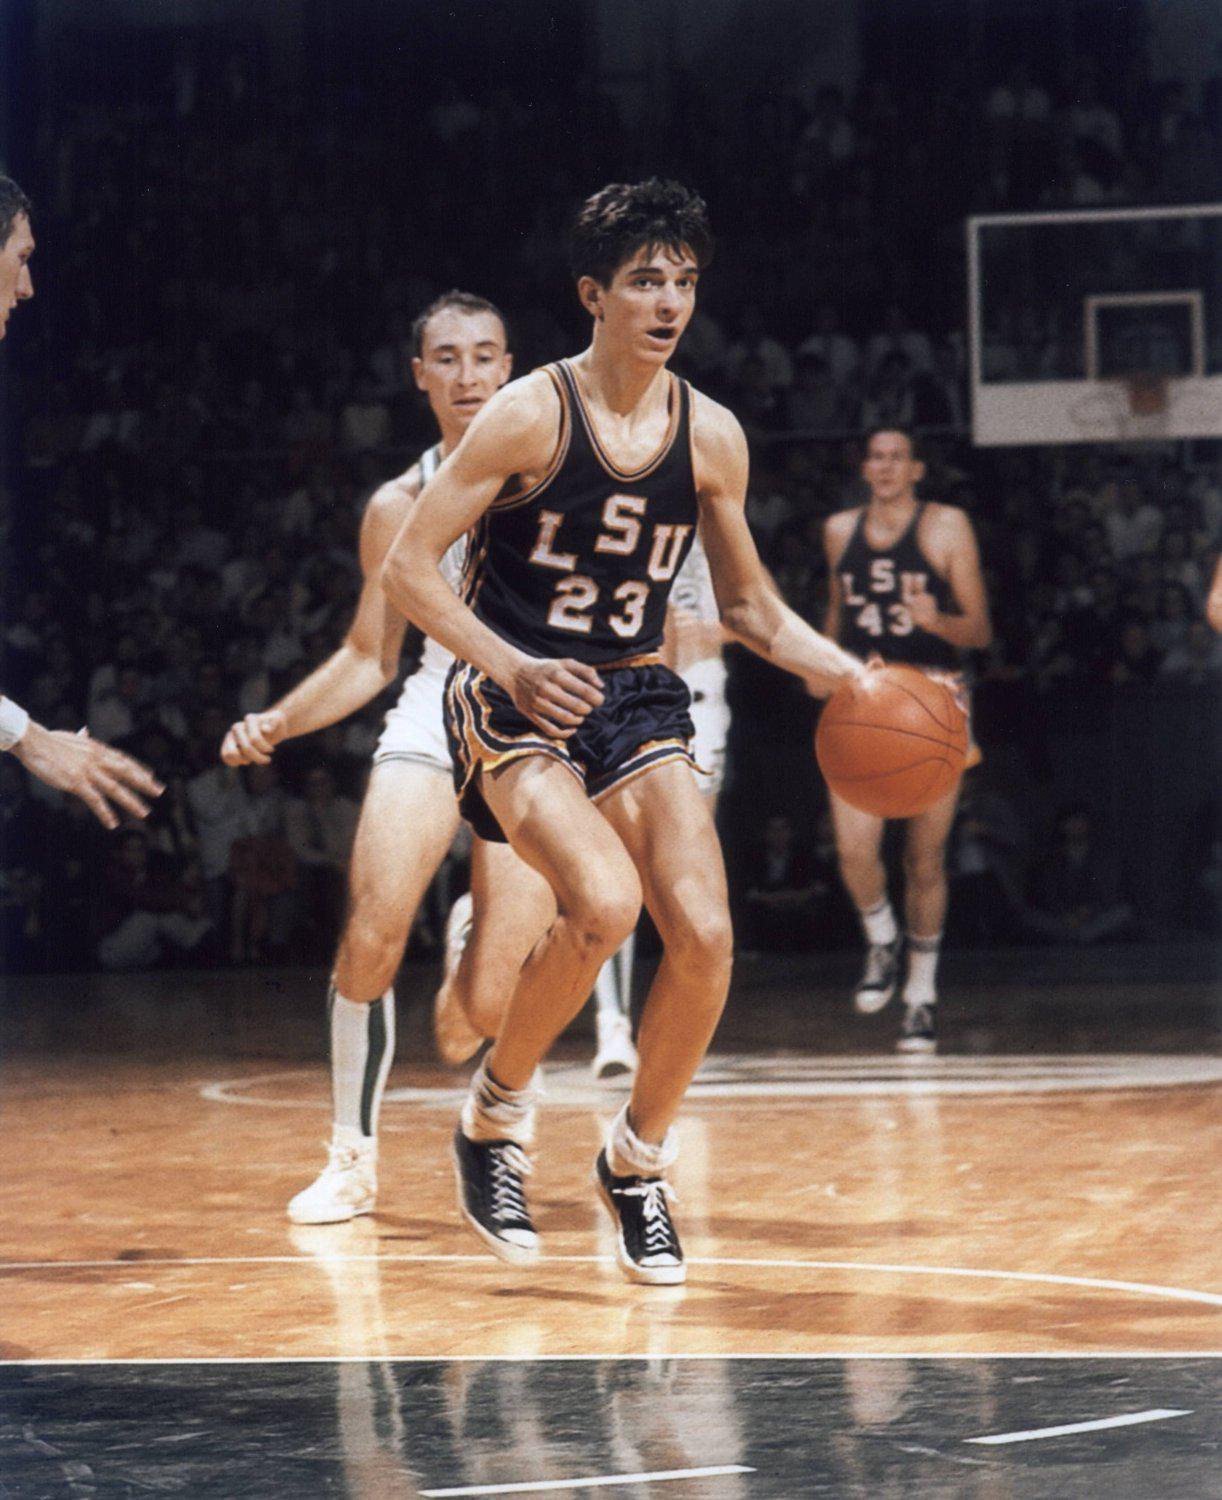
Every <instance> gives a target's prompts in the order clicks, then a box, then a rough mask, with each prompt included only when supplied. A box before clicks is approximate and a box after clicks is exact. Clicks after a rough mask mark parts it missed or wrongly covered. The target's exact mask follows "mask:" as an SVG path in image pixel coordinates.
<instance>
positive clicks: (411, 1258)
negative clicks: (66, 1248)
mask: <svg viewBox="0 0 1222 1500" xmlns="http://www.w3.org/2000/svg"><path fill="white" fill-rule="evenodd" d="M373 1261H381V1262H384V1263H386V1264H387V1265H425V1266H428V1265H442V1266H445V1265H459V1266H471V1265H479V1266H485V1267H487V1268H489V1269H492V1268H494V1266H495V1262H494V1261H493V1260H491V1259H490V1258H489V1256H487V1255H480V1254H471V1255H443V1254H440V1253H432V1252H427V1251H426V1252H423V1253H421V1254H419V1255H400V1254H392V1255H196V1256H190V1255H182V1256H170V1255H167V1256H160V1257H159V1256H149V1258H148V1259H147V1260H11V1261H0V1275H3V1273H4V1272H6V1271H15V1272H22V1271H83V1270H111V1271H114V1270H118V1271H137V1270H139V1269H141V1268H142V1267H144V1268H151V1267H155V1266H289V1265H303V1266H311V1265H313V1266H317V1265H339V1264H353V1265H358V1264H361V1263H369V1262H373ZM687 1263H688V1265H689V1266H733V1267H736V1268H741V1269H748V1270H749V1269H750V1268H751V1267H753V1266H754V1267H758V1268H759V1269H761V1270H774V1271H866V1272H870V1273H877V1274H880V1275H887V1276H962V1277H971V1278H973V1279H976V1280H983V1281H1024V1282H1032V1283H1035V1284H1037V1285H1049V1286H1076V1287H1083V1288H1084V1289H1085V1290H1087V1291H1100V1292H1132V1293H1133V1294H1134V1295H1137V1296H1145V1297H1164V1298H1167V1299H1169V1300H1171V1301H1175V1302H1199V1303H1202V1304H1204V1305H1205V1306H1206V1307H1222V1292H1202V1291H1196V1290H1194V1289H1192V1288H1188V1287H1178V1286H1159V1285H1157V1284H1155V1283H1153V1282H1145V1281H1117V1280H1113V1279H1111V1278H1109V1277H1102V1276H1062V1275H1059V1274H1058V1273H1056V1272H1052V1271H994V1270H985V1269H982V1268H980V1267H976V1266H908V1265H899V1264H895V1263H892V1262H887V1261H853V1260H769V1259H761V1260H750V1259H746V1258H745V1257H738V1256H729V1255H689V1256H688V1257H687ZM539 1264H540V1266H542V1267H544V1268H546V1267H547V1266H548V1265H549V1264H550V1265H553V1266H613V1265H614V1264H615V1260H614V1258H613V1257H612V1256H609V1255H548V1256H545V1257H544V1258H543V1260H542V1261H540V1262H539Z"/></svg>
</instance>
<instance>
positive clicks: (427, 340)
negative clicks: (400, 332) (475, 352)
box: [421, 307, 505, 354]
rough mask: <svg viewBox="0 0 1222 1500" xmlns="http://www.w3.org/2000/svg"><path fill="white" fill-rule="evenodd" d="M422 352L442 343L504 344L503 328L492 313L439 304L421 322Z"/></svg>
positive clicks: (460, 345)
mask: <svg viewBox="0 0 1222 1500" xmlns="http://www.w3.org/2000/svg"><path fill="white" fill-rule="evenodd" d="M421 343H422V345H423V348H424V353H426V354H428V353H429V352H430V351H431V350H433V349H436V348H439V347H440V346H441V345H443V344H447V345H452V346H453V347H455V348H458V349H474V348H476V347H478V345H480V344H495V345H496V346H497V348H498V349H504V347H505V330H504V328H502V327H501V320H500V318H498V317H497V316H496V314H495V313H490V312H464V311H463V310H462V308H459V307H443V308H442V309H441V311H440V312H438V313H434V314H433V316H432V317H431V318H430V319H429V321H428V323H427V325H426V326H425V330H424V336H423V338H422V340H421Z"/></svg>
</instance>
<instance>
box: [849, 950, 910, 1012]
mask: <svg viewBox="0 0 1222 1500" xmlns="http://www.w3.org/2000/svg"><path fill="white" fill-rule="evenodd" d="M899 978H900V940H899V938H896V940H895V941H894V942H893V943H871V944H870V946H869V948H868V949H867V950H866V966H865V969H864V971H863V973H862V976H861V980H860V982H859V983H858V985H857V988H856V989H855V990H854V991H853V1008H854V1010H858V1011H860V1012H861V1014H862V1015H863V1016H872V1015H874V1013H875V1012H876V1011H880V1010H882V1008H883V1006H885V1005H886V1004H887V1002H888V1000H890V999H891V996H892V995H894V994H895V987H896V985H897V984H898V983H899Z"/></svg>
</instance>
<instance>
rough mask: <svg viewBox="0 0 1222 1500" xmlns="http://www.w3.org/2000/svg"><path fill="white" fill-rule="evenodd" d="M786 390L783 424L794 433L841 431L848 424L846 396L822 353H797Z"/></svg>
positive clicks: (848, 412) (848, 413) (848, 411)
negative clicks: (792, 380)
mask: <svg viewBox="0 0 1222 1500" xmlns="http://www.w3.org/2000/svg"><path fill="white" fill-rule="evenodd" d="M794 369H795V376H794V383H793V385H792V386H790V388H789V390H787V391H786V392H785V400H784V412H785V425H786V426H787V427H789V428H792V429H793V430H794V431H795V432H841V431H843V430H844V429H845V428H846V427H848V426H849V425H850V410H849V403H848V399H847V397H846V395H845V392H844V391H843V389H842V388H841V387H840V386H839V385H837V383H836V381H835V380H834V379H833V377H832V373H831V371H830V370H829V369H828V366H827V361H826V360H825V359H824V358H823V356H822V355H819V354H814V353H812V352H810V351H807V352H806V353H802V352H799V354H798V356H797V360H796V362H795V366H794Z"/></svg>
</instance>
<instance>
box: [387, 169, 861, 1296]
mask: <svg viewBox="0 0 1222 1500" xmlns="http://www.w3.org/2000/svg"><path fill="white" fill-rule="evenodd" d="M711 249H712V239H711V235H710V232H709V228H708V223H707V219H706V217H705V208H704V204H703V202H702V201H701V200H700V199H699V198H698V197H697V196H696V195H695V194H694V193H691V192H690V191H689V190H688V189H686V188H684V187H681V186H680V185H679V184H677V183H669V182H661V181H658V180H657V179H654V180H652V181H649V182H645V183H638V184H636V185H635V186H625V185H623V184H615V185H612V186H609V187H606V188H604V189H602V190H601V191H600V192H598V193H595V194H594V195H593V196H592V197H591V198H590V199H588V200H587V202H586V203H585V205H584V206H583V208H582V210H581V212H580V214H579V216H578V219H577V222H576V224H575V226H574V231H573V236H572V242H571V252H572V269H573V272H574V275H575V278H576V282H577V291H578V296H579V297H580V299H581V302H582V305H583V306H584V307H585V310H586V311H587V312H588V313H589V314H590V316H591V318H592V320H593V338H592V341H591V343H590V346H589V348H588V349H586V350H585V352H584V353H582V354H581V355H579V356H578V357H577V358H576V359H574V360H572V361H561V362H560V363H558V364H556V365H552V366H548V367H546V368H544V369H541V370H538V371H535V372H534V373H533V374H531V375H528V376H526V377H525V378H524V379H522V380H519V381H516V382H514V383H513V384H512V385H510V386H507V387H506V389H505V390H504V391H502V392H500V393H499V394H498V395H497V396H496V397H495V398H494V399H493V400H492V401H490V402H489V404H488V406H487V407H486V408H485V409H484V410H483V411H482V412H481V413H480V414H479V416H478V417H477V418H476V420H475V421H474V422H473V423H472V424H471V428H470V430H469V431H468V433H467V435H466V437H465V439H464V440H463V443H462V445H461V447H459V448H458V449H457V450H456V451H455V452H454V453H453V454H452V455H451V456H450V458H449V459H447V460H446V462H445V463H444V464H443V465H442V466H441V468H440V469H439V471H438V473H437V475H436V477H435V478H434V479H433V480H432V481H430V483H429V484H428V485H427V486H426V487H425V489H424V491H423V493H422V495H421V497H420V501H419V502H418V504H417V506H416V507H415V509H414V510H413V511H412V513H411V515H410V516H409V517H408V519H407V521H406V522H405V524H404V527H403V530H402V531H401V532H400V534H399V536H398V537H397V538H396V539H395V542H394V544H393V545H392V547H391V550H390V553H389V555H388V557H387V560H386V566H385V568H384V570H383V584H384V587H385V589H386V591H387V593H388V594H389V596H390V598H391V601H392V602H393V603H394V604H395V605H396V607H398V608H400V609H402V610H403V612H404V613H406V614H407V615H408V616H409V617H410V618H412V619H414V620H415V621H416V623H417V624H418V625H419V626H420V628H421V629H422V630H424V631H425V632H426V634H428V635H429V636H431V637H432V638H433V639H434V640H437V641H440V642H441V644H442V645H443V646H445V647H446V648H447V649H448V650H450V651H452V652H453V653H454V655H455V657H456V658H457V662H456V665H455V666H454V668H453V669H452V670H451V672H450V677H449V682H448V685H447V690H446V727H447V730H448V733H449V736H450V744H451V749H452V752H453V755H454V761H455V779H456V783H457V785H458V786H459V789H460V798H461V803H462V808H463V812H464V815H465V816H466V817H467V818H468V819H469V820H470V821H471V822H472V824H473V826H474V827H475V828H476V830H477V832H480V833H482V834H484V835H485V836H486V837H489V838H492V839H496V838H504V839H507V840H508V841H509V843H510V844H511V845H512V847H513V848H514V849H515V850H516V851H517V853H518V854H519V855H521V857H522V858H523V859H524V860H525V861H526V862H527V863H528V864H530V865H532V866H533V867H534V868H535V869H536V870H537V871H538V872H539V873H540V874H541V875H542V876H543V877H544V878H545V879H546V881H547V883H548V884H549V885H550V887H551V889H552V892H553V894H554V898H555V902H556V908H557V915H556V918H555V920H554V921H553V922H552V924H551V926H550V927H549V928H548V930H547V932H546V934H545V935H544V937H543V938H542V939H541V940H540V941H539V942H538V943H537V944H536V945H535V947H534V948H533V949H532V951H531V953H530V955H529V957H528V959H527V961H526V963H525V965H524V966H523V967H522V969H521V972H520V974H519V975H518V979H517V982H516V984H515V986H514V989H513V993H512V995H511V996H510V1000H509V1005H508V1009H507V1012H506V1015H505V1019H504V1021H503V1023H502V1025H501V1028H500V1031H499V1032H498V1035H497V1038H496V1040H495V1042H494V1043H493V1044H492V1047H491V1048H490V1049H489V1051H488V1052H487V1054H486V1055H485V1057H484V1059H483V1061H482V1062H481V1064H480V1066H479V1067H478V1069H477V1070H476V1072H475V1075H474V1077H473V1078H472V1081H471V1086H470V1090H469V1092H468V1095H467V1099H466V1101H465V1103H464V1105H463V1109H462V1115H461V1120H460V1123H459V1126H458V1128H457V1130H456V1132H455V1137H454V1154H455V1165H456V1170H457V1175H458V1182H459V1192H460V1206H461V1208H462V1211H463V1214H464V1216H465V1217H466V1219H467V1221H468V1222H469V1224H470V1225H471V1226H472V1228H473V1229H474V1230H475V1231H476V1232H477V1233H478V1234H479V1235H480V1237H481V1238H482V1239H483V1240H484V1242H485V1243H486V1244H487V1245H488V1247H489V1248H490V1249H491V1250H492V1251H493V1252H494V1253H495V1254H496V1255H498V1256H500V1257H501V1258H502V1259H503V1260H507V1261H511V1262H516V1263H520V1264H526V1263H530V1262H532V1261H534V1260H536V1259H537V1257H538V1254H539V1241H538V1237H537V1235H536V1233H535V1230H534V1225H533V1223H532V1221H531V1217H530V1211H529V1208H528V1206H527V1202H526V1196H525V1184H524V1179H525V1177H526V1175H527V1174H528V1172H529V1171H530V1169H531V1163H530V1159H529V1157H528V1155H527V1150H528V1147H529V1144H530V1141H531V1139H532V1134H533V1119H534V1102H535V1100H534V1092H533V1089H532V1080H533V1078H534V1075H535V1069H536V1068H537V1066H538V1064H539V1063H540V1061H541V1060H542V1059H543V1057H544V1056H545V1055H546V1053H547V1051H548V1049H549V1048H550V1047H551V1045H552V1043H553V1041H554V1040H555V1038H556V1037H557V1036H558V1035H559V1034H560V1032H561V1031H562V1030H563V1029H564V1027H565V1026H566V1025H567V1024H568V1022H569V1021H570V1020H571V1019H572V1017H573V1016H574V1015H575V1014H576V1013H577V1011H578V1010H579V1009H580V1008H581V1006H582V1005H583V1004H584V1003H585V999H586V996H587V995H588V994H589V992H590V989H591V986H592V985H593V983H594V979H595V976H596V975H597V973H598V971H599V969H600V968H601V967H602V965H603V964H604V963H605V962H606V960H607V959H608V958H609V957H610V956H611V954H612V953H614V952H615V950H616V949H617V948H618V947H619V946H620V944H621V943H622V942H623V941H624V939H625V938H626V937H627V936H628V934H629V933H630V932H631V931H632V930H633V929H634V928H635V926H636V922H637V917H638V914H639V911H640V906H641V902H642V899H644V901H645V902H646V904H647V905H648V907H649V910H650V914H651V916H652V917H653V920H654V923H655V925H656V926H657V929H658V932H659V934H660V935H661V938H662V943H663V955H662V962H661V964H660V966H659V968H658V972H657V975H656V977H655V979H654V981H653V984H652V986H651V988H650V991H649V994H648V996H647V998H646V1001H645V1006H644V1010H643V1013H642V1017H641V1027H640V1034H639V1037H638V1042H637V1045H638V1049H639V1065H638V1068H637V1071H636V1076H635V1080H634V1083H633V1088H632V1094H631V1097H630V1099H629V1101H628V1104H627V1105H626V1106H625V1108H624V1109H622V1110H621V1111H620V1112H619V1113H618V1115H617V1116H616V1117H615V1119H614V1121H613V1122H612V1124H611V1127H610V1130H609V1133H608V1137H607V1140H606V1144H605V1146H604V1147H603V1149H602V1150H601V1151H600V1152H599V1153H598V1157H597V1161H596V1164H595V1170H596V1176H597V1182H598V1186H599V1190H600V1193H601V1195H602V1199H603V1202H604V1204H605V1206H606V1207H607V1209H608V1210H609V1212H610V1213H611V1215H612V1218H613V1220H614V1221H615V1224H616V1229H617V1253H618V1259H619V1263H620V1266H621V1268H622V1269H623V1271H624V1272H625V1274H626V1275H627V1276H628V1278H629V1279H630V1280H634V1281H644V1282H651V1283H675V1282H679V1281H682V1280H683V1279H684V1275H685V1268H684V1264H683V1253H682V1250H681V1248H680V1244H679V1239H678V1236H677V1234H676V1232H675V1229H674V1225H673V1223H672V1221H671V1217H670V1210H669V1204H668V1199H669V1197H670V1196H671V1193H670V1188H669V1184H668V1183H667V1181H666V1177H665V1173H666V1171H667V1169H668V1168H669V1167H670V1166H671V1164H672V1163H673V1162H674V1160H675V1157H676V1155H677V1151H678V1143H677V1139H676V1135H675V1130H674V1120H675V1116H676V1115H677V1113H678V1110H679V1106H680V1104H681V1103H682V1100H683V1096H684V1094H685V1092H686V1090H687V1086H688V1083H689V1082H690V1080H691V1077H692V1075H693V1073H694V1072H695V1070H696V1068H697V1066H698V1065H699V1063H700V1060H701V1058H702V1057H703V1055H704V1051H705V1048H706V1047H707V1045H708V1042H709V1039H710V1037H711V1036H712V1033H713V1029H714V1027H715V1026H716V1024H717V1020H718V1017H719V1016H720V1014H721V1010H722V1006H723V1005H724V1002H725V996H726V990H727V987H728V984H729V974H730V962H731V948H732V937H731V932H730V921H729V912H728V905H727V898H726V881H725V870H724V866H723V864H722V859H721V850H720V847H719V845H718V841H717V836H716V833H715V831H714V828H713V820H712V818H711V817H710V815H709V810H708V807H707V805H706V804H705V802H704V800H703V798H702V797H701V795H700V793H699V791H698V790H697V788H696V778H695V777H694V776H693V774H692V771H691V765H692V756H691V752H690V750H689V748H688V742H689V740H690V739H691V735H692V722H691V719H690V717H689V715H688V697H689V695H688V692H687V689H686V688H685V687H684V685H683V683H682V682H681V681H680V679H679V678H678V677H676V676H675V674H674V673H673V672H671V671H670V670H669V668H667V667H665V666H663V665H662V664H661V662H660V661H659V659H658V648H659V645H660V643H661V638H662V625H663V620H664V617H665V610H666V603H667V597H668V595H669V593H670V588H671V585H672V583H673V581H674V577H675V574H676V573H677V572H678V571H679V568H680V567H681V566H682V563H683V560H684V557H685V556H686V553H687V550H688V548H689V547H690V545H691V540H692V537H693V535H694V533H695V529H696V526H697V523H699V524H700V526H701V528H702V531H703V535H704V542H705V546H706V548H707V551H708V557H709V565H710V568H711V571H712V577H713V583H714V587H715V589H716V594H717V600H718V605H719V608H720V610H721V616H722V620H723V622H724V623H725V625H726V626H727V628H728V629H729V631H730V632H731V633H732V634H733V635H734V637H735V638H736V639H738V640H741V641H743V642H744V643H745V644H747V645H748V646H750V647H751V648H752V649H754V650H755V651H757V652H759V653H760V654H761V655H763V656H765V657H766V658H767V659H769V660H770V661H773V662H775V663H776V664H777V665H779V666H782V667H785V668H787V669H788V670H790V671H792V672H794V673H796V674H797V675H799V676H801V677H804V678H805V679H806V680H807V681H808V682H810V683H811V684H812V685H813V686H814V687H816V688H817V689H818V690H820V691H824V692H827V691H830V690H831V689H832V688H833V687H834V686H835V684H836V683H837V682H838V681H839V680H841V679H842V678H844V677H846V676H849V675H851V674H853V673H856V672H859V671H861V670H863V667H862V664H861V663H860V662H859V661H858V660H857V659H856V658H855V657H853V656H851V655H850V654H849V653H848V652H846V651H844V650H843V649H842V648H840V647H839V646H836V645H835V644H834V643H833V642H831V641H829V640H826V639H825V638H824V637H822V636H820V635H819V634H818V633H817V632H816V631H814V630H811V629H810V628H809V627H808V626H807V625H805V624H804V623H803V622H802V621H801V620H800V619H799V618H798V616H797V615H795V614H794V613H793V612H792V611H791V610H789V609H788V608H787V607H786V606H785V605H784V604H783V602H782V601H781V600H780V599H779V598H778V597H777V596H776V594H775V593H774V592H773V590H772V589H771V588H770V587H769V584H768V581H767V579H766V577H765V575H764V572H763V569H762V567H761V564H760V561H759V558H758V556H757V554H756V551H755V546H754V543H753V542H752V540H751V534H750V531H749V530H748V528H747V524H746V520H745V516H744V501H745V493H746V482H747V447H746V441H745V439H744V437H743V434H742V430H741V428H740V427H739V425H738V423H737V422H736V421H735V420H734V418H733V417H732V416H731V415H730V413H729V412H727V411H726V410H725V409H724V408H722V407H720V406H718V405H717V404H716V403H714V402H712V401H710V400H709V399H708V398H706V397H704V396H702V395H700V394H698V393H696V392H694V391H693V390H692V389H691V388H690V387H689V386H688V385H687V384H686V383H685V382H683V381H681V380H678V379H676V378H675V377H673V376H672V375H670V373H669V372H668V371H667V369H666V364H667V361H668V360H669V359H670V357H671V355H672V354H673V353H674V350H675V347H676V345H677V343H678V340H679V337H680V335H681V334H682V332H683V330H684V328H685V326H686V325H687V322H688V320H689V319H690V317H691V315H692V310H693V308H694V306H695V299H696V283H697V280H698V278H699V275H700V271H701V268H702V267H703V266H704V265H705V264H706V263H707V262H708V259H709V256H710V253H711ZM472 528H475V535H474V538H473V540H472V550H471V560H470V563H469V566H468V570H467V577H466V587H465V589H464V593H463V596H462V598H461V599H460V598H458V597H456V596H455V594H454V593H453V592H452V590H450V589H449V588H448V587H447V585H446V582H445V579H444V576H443V575H442V573H441V571H440V563H441V561H442V559H443V557H444V556H445V554H446V552H447V551H448V549H449V548H450V547H451V546H452V545H453V543H454V542H455V541H456V540H457V538H458V537H460V536H462V535H464V534H465V533H466V532H467V531H469V530H471V529H472Z"/></svg>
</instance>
